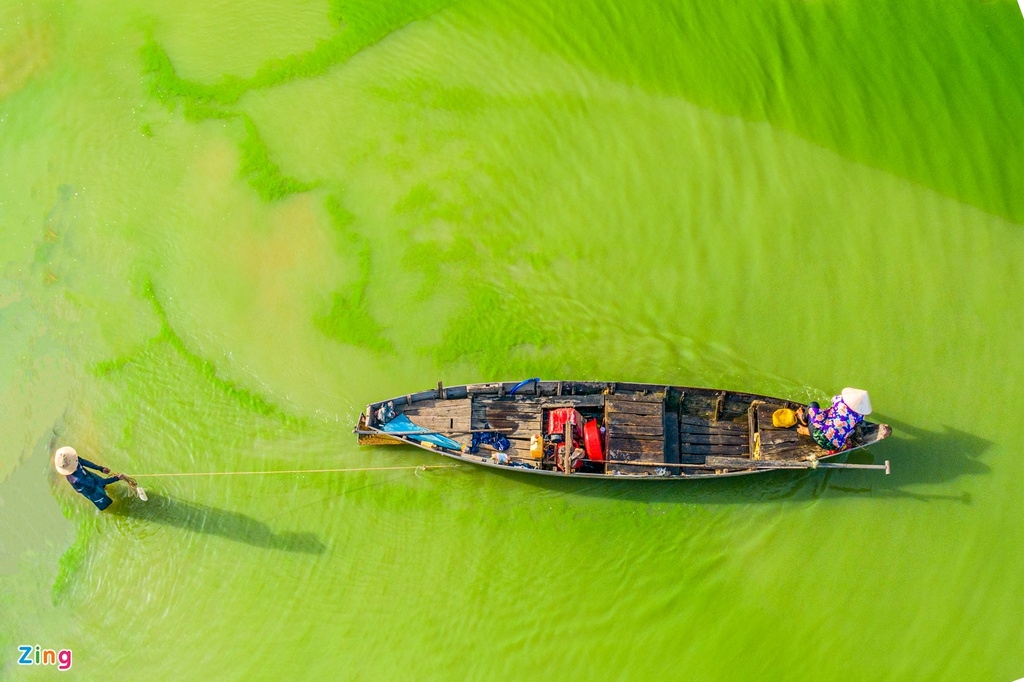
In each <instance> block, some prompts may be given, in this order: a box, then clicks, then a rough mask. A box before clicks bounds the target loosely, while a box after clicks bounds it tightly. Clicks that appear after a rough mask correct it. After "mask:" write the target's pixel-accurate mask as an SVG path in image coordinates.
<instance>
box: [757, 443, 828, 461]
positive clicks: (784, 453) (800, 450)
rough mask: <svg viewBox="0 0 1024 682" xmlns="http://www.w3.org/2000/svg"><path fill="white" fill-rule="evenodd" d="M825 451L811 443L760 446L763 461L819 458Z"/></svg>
mask: <svg viewBox="0 0 1024 682" xmlns="http://www.w3.org/2000/svg"><path fill="white" fill-rule="evenodd" d="M824 454H825V451H824V450H822V449H821V448H820V447H818V446H817V444H815V443H814V442H813V441H812V442H810V443H780V444H777V445H770V446H768V447H765V446H763V445H762V446H761V456H762V458H763V459H806V458H808V457H810V456H811V455H815V456H821V455H824Z"/></svg>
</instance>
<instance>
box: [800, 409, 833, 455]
mask: <svg viewBox="0 0 1024 682" xmlns="http://www.w3.org/2000/svg"><path fill="white" fill-rule="evenodd" d="M807 407H808V408H811V407H813V408H814V409H816V410H817V409H821V406H820V405H818V403H816V402H812V403H810V404H808V405H807ZM807 430H808V431H810V432H811V440H813V441H814V443H815V444H816V445H817V446H818V447H819V448H822V449H823V450H835V449H836V446H835V445H833V444H832V443H831V442H830V441H829V439H828V438H826V437H825V434H824V433H822V432H821V431H819V430H818V429H816V428H815V427H814V425H813V424H811V423H810V421H808V422H807Z"/></svg>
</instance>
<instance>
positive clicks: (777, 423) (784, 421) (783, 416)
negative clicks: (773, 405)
mask: <svg viewBox="0 0 1024 682" xmlns="http://www.w3.org/2000/svg"><path fill="white" fill-rule="evenodd" d="M794 424H796V412H794V411H793V410H791V409H789V408H788V407H783V408H782V409H781V410H775V411H774V412H772V426H774V427H775V428H777V429H788V428H789V427H790V426H793V425H794Z"/></svg>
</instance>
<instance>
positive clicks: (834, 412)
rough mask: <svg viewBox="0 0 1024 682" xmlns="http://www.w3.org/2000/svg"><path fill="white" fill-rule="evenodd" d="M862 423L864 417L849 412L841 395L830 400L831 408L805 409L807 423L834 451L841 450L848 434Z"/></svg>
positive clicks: (851, 411)
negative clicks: (822, 436) (818, 432)
mask: <svg viewBox="0 0 1024 682" xmlns="http://www.w3.org/2000/svg"><path fill="white" fill-rule="evenodd" d="M862 421H864V416H863V415H861V414H858V413H857V412H854V411H853V410H851V409H850V407H849V406H848V405H847V404H846V402H845V401H844V400H843V396H841V395H837V396H835V397H834V398H832V407H828V408H825V409H821V408H820V407H818V408H815V407H809V408H807V423H808V424H809V425H810V426H813V427H814V428H816V429H817V430H818V431H821V433H822V435H824V436H825V438H826V439H827V440H828V442H829V443H831V444H832V445H833V446H835V449H836V450H842V449H843V447H844V446H845V445H846V441H847V439H848V438H849V437H850V434H852V433H853V430H854V429H855V428H857V424H860V423H861V422H862Z"/></svg>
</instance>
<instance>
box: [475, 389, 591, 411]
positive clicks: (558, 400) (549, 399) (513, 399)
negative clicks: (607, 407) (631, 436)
mask: <svg viewBox="0 0 1024 682" xmlns="http://www.w3.org/2000/svg"><path fill="white" fill-rule="evenodd" d="M604 401H605V396H604V395H602V394H600V393H598V394H596V395H595V394H590V395H563V396H540V397H536V396H531V395H519V394H518V393H517V394H516V395H513V396H505V397H504V398H497V397H493V396H476V397H475V398H474V401H473V402H474V403H479V404H483V405H488V406H491V405H519V406H524V407H534V408H537V409H545V410H553V409H556V408H559V407H604Z"/></svg>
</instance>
